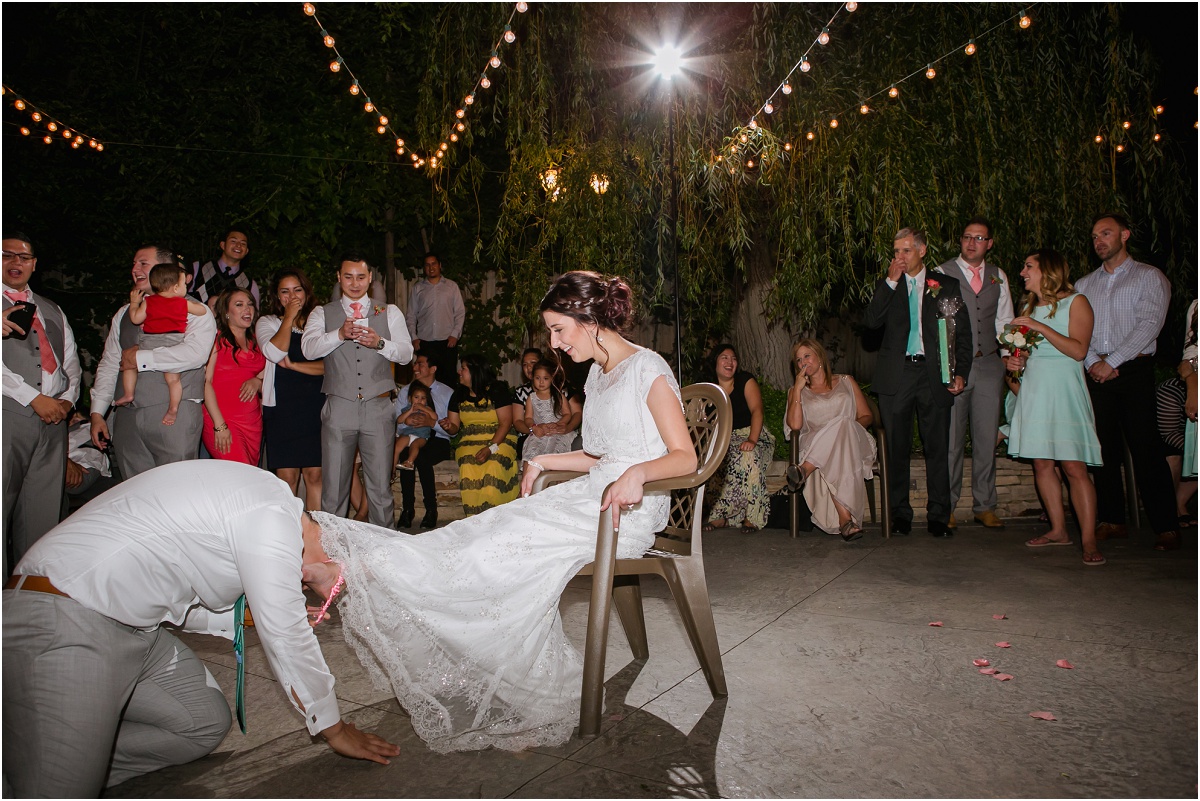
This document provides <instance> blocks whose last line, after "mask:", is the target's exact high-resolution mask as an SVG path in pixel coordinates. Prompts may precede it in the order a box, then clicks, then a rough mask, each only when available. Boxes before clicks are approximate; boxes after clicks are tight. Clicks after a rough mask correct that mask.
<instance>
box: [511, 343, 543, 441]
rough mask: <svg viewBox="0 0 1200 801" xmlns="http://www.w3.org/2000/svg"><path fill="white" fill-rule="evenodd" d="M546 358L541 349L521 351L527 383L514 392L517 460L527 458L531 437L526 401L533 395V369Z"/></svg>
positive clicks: (513, 412) (513, 411)
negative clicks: (525, 454)
mask: <svg viewBox="0 0 1200 801" xmlns="http://www.w3.org/2000/svg"><path fill="white" fill-rule="evenodd" d="M544 358H546V356H545V354H543V353H542V351H541V348H526V349H525V350H523V351H521V375H522V376H524V377H525V383H524V384H522V385H521V386H519V387H517V388H516V389H514V390H513V402H512V414H513V428H515V429H516V430H517V458H519V459H523V458H525V457H524V456H523V455H522V454H523V453H524V452H525V440H526V438H528V436H529V426H527V425H525V399H526V398H528V397H529V396H530V395H531V394H532V393H533V368H534V366H535V365H536V364H537V363H538V362H540V361H541V360H542V359H544Z"/></svg>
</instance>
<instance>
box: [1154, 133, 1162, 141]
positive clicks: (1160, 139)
mask: <svg viewBox="0 0 1200 801" xmlns="http://www.w3.org/2000/svg"><path fill="white" fill-rule="evenodd" d="M1154 141H1155V142H1161V141H1162V134H1155V135H1154Z"/></svg>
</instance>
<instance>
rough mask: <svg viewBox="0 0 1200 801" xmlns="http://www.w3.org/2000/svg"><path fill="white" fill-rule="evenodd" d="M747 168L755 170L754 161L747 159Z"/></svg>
mask: <svg viewBox="0 0 1200 801" xmlns="http://www.w3.org/2000/svg"><path fill="white" fill-rule="evenodd" d="M746 167H747V168H748V169H751V170H753V169H754V159H746Z"/></svg>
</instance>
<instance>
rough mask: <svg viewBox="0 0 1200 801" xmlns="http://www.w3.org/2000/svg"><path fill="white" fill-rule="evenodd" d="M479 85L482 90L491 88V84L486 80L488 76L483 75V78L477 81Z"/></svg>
mask: <svg viewBox="0 0 1200 801" xmlns="http://www.w3.org/2000/svg"><path fill="white" fill-rule="evenodd" d="M479 85H480V86H482V87H483V88H484V89H491V88H492V82H491V81H490V80H488V76H486V75H484V76H483V77H481V78H480V79H479Z"/></svg>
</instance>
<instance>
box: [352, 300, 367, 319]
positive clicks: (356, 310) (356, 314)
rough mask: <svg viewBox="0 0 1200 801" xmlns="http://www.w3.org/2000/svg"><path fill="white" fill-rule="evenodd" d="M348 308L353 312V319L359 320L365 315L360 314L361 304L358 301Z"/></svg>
mask: <svg viewBox="0 0 1200 801" xmlns="http://www.w3.org/2000/svg"><path fill="white" fill-rule="evenodd" d="M350 308H351V309H353V310H354V319H355V320H361V319H362V318H363V317H365V316H366V315H365V314H363V313H362V304H361V303H359V302H358V301H355V302H354V303H351V304H350Z"/></svg>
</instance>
